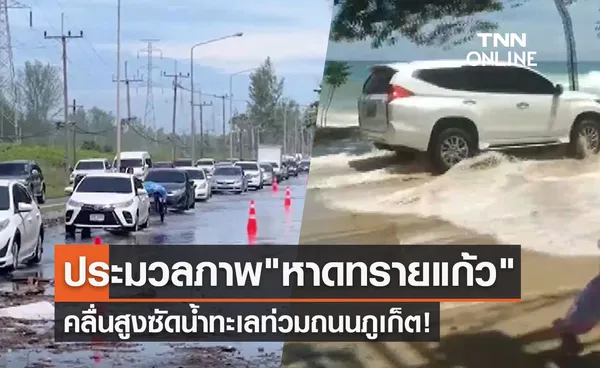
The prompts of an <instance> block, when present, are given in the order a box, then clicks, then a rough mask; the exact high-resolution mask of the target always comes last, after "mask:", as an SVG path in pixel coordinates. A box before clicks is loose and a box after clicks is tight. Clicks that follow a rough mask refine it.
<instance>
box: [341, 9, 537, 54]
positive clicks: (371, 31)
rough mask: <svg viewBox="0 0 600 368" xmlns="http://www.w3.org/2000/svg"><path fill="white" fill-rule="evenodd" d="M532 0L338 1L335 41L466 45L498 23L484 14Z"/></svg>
mask: <svg viewBox="0 0 600 368" xmlns="http://www.w3.org/2000/svg"><path fill="white" fill-rule="evenodd" d="M527 1H528V0H420V1H413V0H334V4H335V5H337V8H336V9H334V16H333V20H332V24H331V33H330V38H331V40H333V41H347V42H354V41H363V40H370V41H371V42H372V45H373V47H375V48H379V47H381V46H382V45H384V44H388V45H393V44H395V43H396V41H397V40H398V39H399V38H401V37H404V38H406V39H408V40H410V41H411V42H413V43H415V44H417V45H424V46H442V47H449V46H452V45H458V44H462V43H464V42H467V41H469V40H471V39H472V38H474V37H475V35H476V34H477V33H479V32H493V31H494V30H496V29H497V28H498V24H497V23H495V22H490V21H486V20H483V19H481V16H482V15H485V14H487V13H492V12H501V11H503V10H504V9H506V8H510V7H518V6H521V5H523V3H525V2H527Z"/></svg>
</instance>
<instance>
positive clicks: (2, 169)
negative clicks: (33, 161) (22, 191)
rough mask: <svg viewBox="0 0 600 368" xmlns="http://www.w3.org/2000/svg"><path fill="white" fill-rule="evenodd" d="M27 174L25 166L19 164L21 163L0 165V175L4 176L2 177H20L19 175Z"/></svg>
mask: <svg viewBox="0 0 600 368" xmlns="http://www.w3.org/2000/svg"><path fill="white" fill-rule="evenodd" d="M28 174H29V172H28V171H27V164H21V163H9V162H6V163H3V164H0V175H4V176H15V175H18V176H21V175H28Z"/></svg>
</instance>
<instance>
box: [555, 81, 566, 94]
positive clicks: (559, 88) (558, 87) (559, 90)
mask: <svg viewBox="0 0 600 368" xmlns="http://www.w3.org/2000/svg"><path fill="white" fill-rule="evenodd" d="M563 92H564V88H563V86H562V84H557V85H555V86H554V94H555V95H557V96H558V95H562V93H563Z"/></svg>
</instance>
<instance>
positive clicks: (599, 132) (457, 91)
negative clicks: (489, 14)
mask: <svg viewBox="0 0 600 368" xmlns="http://www.w3.org/2000/svg"><path fill="white" fill-rule="evenodd" d="M358 111H359V126H360V130H361V131H362V132H363V133H364V134H365V135H366V136H367V137H368V138H369V139H370V140H372V141H373V142H374V144H375V147H377V148H379V149H384V150H391V151H399V152H401V151H402V150H406V149H411V150H415V151H419V152H427V153H428V155H429V158H430V160H431V163H432V166H433V167H434V168H435V170H436V171H438V172H445V171H447V170H448V169H450V168H451V167H452V166H454V165H456V164H457V163H458V162H460V161H462V160H464V159H466V158H469V157H472V156H473V155H475V154H476V153H478V152H479V151H482V150H507V149H516V148H526V147H532V146H551V145H561V144H568V145H570V149H569V151H570V152H571V153H572V154H574V155H577V156H578V157H583V156H584V155H585V153H586V152H593V153H597V152H598V150H599V149H600V96H598V95H595V94H592V93H586V92H581V91H569V90H565V88H564V87H563V86H562V85H561V84H554V83H553V82H552V81H550V79H548V78H547V77H545V76H544V75H542V74H541V73H539V72H537V71H535V70H534V69H531V68H528V67H526V66H522V65H512V64H510V63H502V62H498V63H494V65H470V64H469V63H468V62H467V61H466V60H464V59H463V60H430V61H413V62H405V63H390V64H380V65H374V66H372V67H371V74H370V75H369V77H368V78H367V80H366V82H365V84H364V86H363V90H362V95H361V97H360V99H359V102H358ZM582 138H583V139H582Z"/></svg>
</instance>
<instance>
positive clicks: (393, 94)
mask: <svg viewBox="0 0 600 368" xmlns="http://www.w3.org/2000/svg"><path fill="white" fill-rule="evenodd" d="M414 95H415V94H414V93H412V92H411V91H409V90H407V89H405V88H402V87H400V86H394V85H390V87H389V89H388V102H392V101H394V100H396V99H398V98H405V97H411V96H414Z"/></svg>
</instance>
